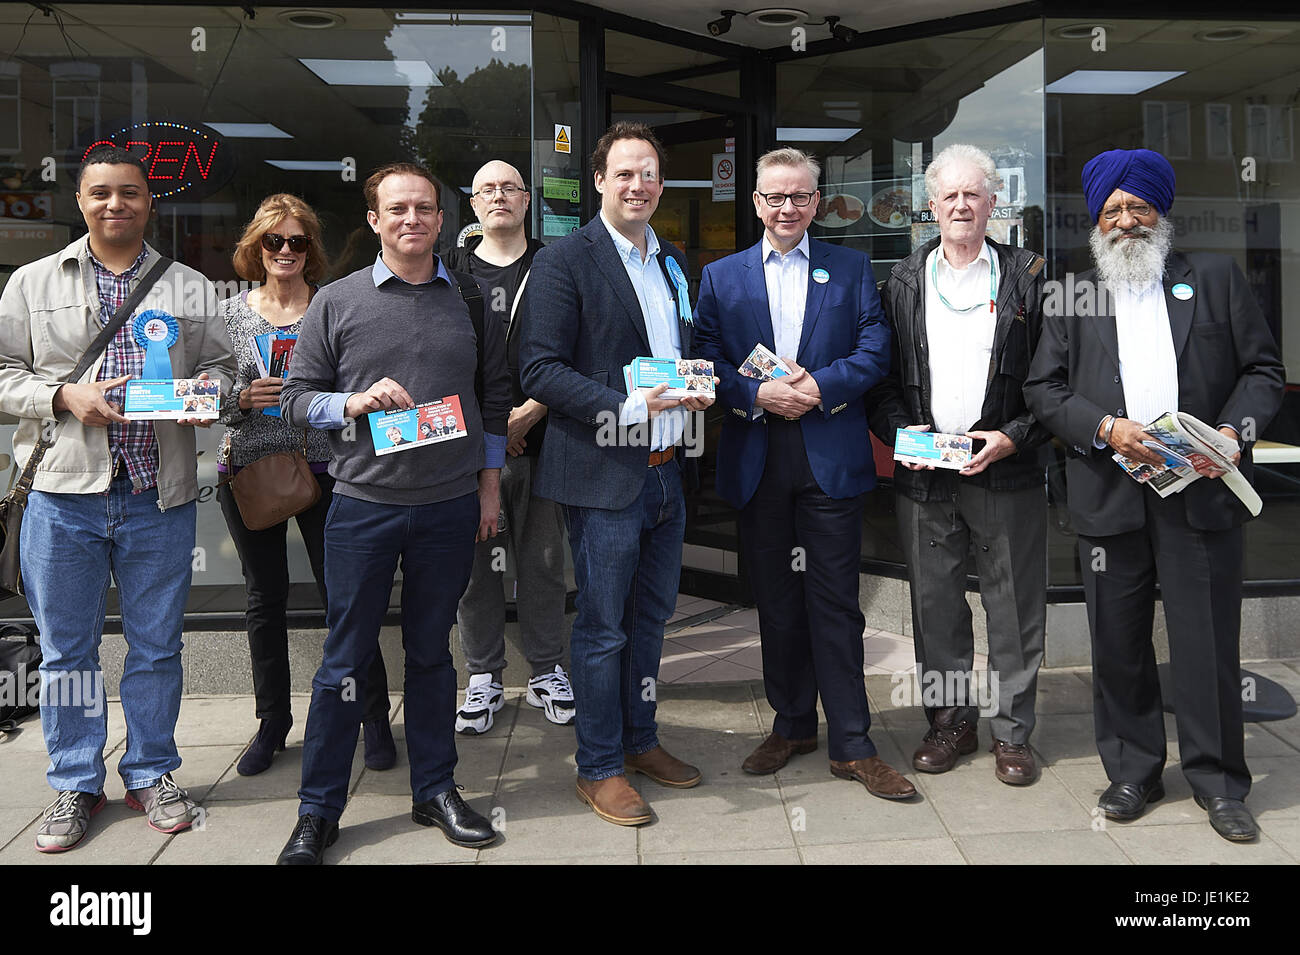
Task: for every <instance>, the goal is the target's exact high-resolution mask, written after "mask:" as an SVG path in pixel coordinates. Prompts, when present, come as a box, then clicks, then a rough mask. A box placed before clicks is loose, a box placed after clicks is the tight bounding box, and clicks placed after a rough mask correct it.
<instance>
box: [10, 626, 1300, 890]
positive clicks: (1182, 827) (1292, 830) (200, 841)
mask: <svg viewBox="0 0 1300 955" xmlns="http://www.w3.org/2000/svg"><path fill="white" fill-rule="evenodd" d="M722 636H723V637H726V636H727V635H725V634H724V635H722ZM712 646H714V649H715V650H716V649H717V648H719V647H721V648H722V649H723V650H725V649H726V648H727V646H729V644H727V643H726V641H725V640H722V641H718V642H717V643H716V644H715V645H712ZM704 652H708V651H704ZM733 652H739V651H733ZM725 660H726V657H723V661H724V662H725ZM715 665H716V663H706V664H705V666H708V667H712V666H715ZM736 665H737V666H741V665H744V664H740V663H737V664H736ZM1252 668H1253V669H1255V670H1256V671H1257V672H1261V673H1263V674H1265V675H1267V676H1270V677H1272V678H1273V679H1276V680H1278V681H1279V682H1281V683H1283V684H1284V685H1286V686H1288V687H1289V688H1290V689H1291V691H1292V692H1293V693H1296V694H1300V669H1297V667H1296V665H1295V664H1288V663H1277V662H1274V663H1265V664H1254V665H1252ZM866 681H867V690H868V694H869V696H870V698H871V700H872V707H873V729H872V737H873V739H874V740H875V741H876V744H877V746H878V747H879V749H880V752H881V755H882V756H883V757H884V758H885V759H886V760H888V761H890V762H891V763H892V764H893V765H894V766H895V767H898V768H903V767H905V766H906V765H907V761H906V759H905V757H906V756H909V755H910V753H911V751H912V749H913V748H914V747H915V745H916V743H917V741H918V740H919V738H920V735H921V728H922V720H921V716H920V713H919V711H918V710H916V709H911V708H906V709H904V708H899V707H895V706H894V705H893V703H892V702H891V700H890V693H891V689H892V687H893V684H892V682H891V679H890V677H888V676H885V675H883V674H869V675H868V676H867V677H866ZM509 696H510V699H509V702H508V703H507V705H506V707H505V709H503V710H502V711H501V712H500V713H499V714H497V721H496V725H495V726H494V728H493V729H492V731H491V732H489V733H488V734H486V735H485V736H482V737H477V738H461V737H458V738H457V744H458V750H459V753H460V764H459V766H458V770H457V780H458V782H459V783H460V784H461V785H462V786H463V787H464V789H465V792H464V795H465V797H466V798H467V799H468V800H469V802H470V803H471V805H473V806H474V807H475V808H477V809H478V810H479V811H481V812H484V813H485V814H488V815H490V816H492V818H494V819H495V820H496V821H497V822H498V824H499V826H500V828H501V829H502V830H503V833H504V838H503V839H502V840H500V841H499V843H498V844H497V845H496V846H494V847H491V848H488V849H484V850H479V851H474V850H467V849H459V848H456V847H454V846H452V845H450V844H449V843H447V842H446V841H445V840H444V839H443V838H442V836H441V834H439V833H438V832H436V831H434V830H428V829H423V828H421V827H418V826H416V825H414V824H413V823H412V822H411V821H410V790H409V781H408V778H407V762H406V753H405V751H404V747H403V746H402V745H401V742H400V740H401V738H402V737H403V735H404V726H403V714H402V705H401V700H400V698H399V697H398V696H397V695H396V694H394V697H393V698H394V714H393V715H394V730H395V733H396V735H397V736H398V737H399V759H398V765H397V767H396V768H395V769H393V770H390V771H388V772H383V773H376V772H372V771H369V770H366V769H364V767H363V766H362V762H361V759H360V747H359V746H358V751H357V753H358V755H357V758H356V760H355V762H354V764H353V777H352V791H351V798H350V801H349V804H348V808H347V812H346V813H345V815H344V817H343V830H342V834H341V836H340V838H339V842H338V843H337V845H336V846H335V847H334V848H333V849H331V850H330V852H329V854H328V861H329V862H331V863H339V864H341V863H367V862H369V863H376V862H398V863H486V864H505V863H537V862H545V861H555V862H563V863H566V864H572V863H592V862H594V863H622V864H629V865H635V864H673V863H718V862H721V863H736V864H759V865H763V864H774V863H775V864H794V863H806V864H833V863H868V864H869V863H875V862H888V863H893V864H898V863H916V864H923V863H958V864H961V863H1061V862H1066V863H1070V864H1078V863H1105V864H1125V863H1138V864H1164V863H1168V864H1178V865H1186V864H1195V863H1221V864H1229V863H1234V864H1235V863H1283V864H1295V863H1296V862H1297V861H1300V719H1297V718H1293V719H1291V720H1288V721H1286V722H1283V723H1272V724H1259V725H1251V726H1248V727H1247V739H1246V751H1247V755H1248V756H1249V757H1250V763H1251V768H1252V770H1253V771H1254V773H1255V788H1254V791H1253V793H1252V795H1251V798H1250V805H1251V806H1252V808H1253V809H1254V811H1255V812H1256V814H1257V815H1258V817H1259V820H1260V825H1261V829H1262V831H1263V835H1262V837H1261V839H1260V840H1259V842H1258V843H1256V844H1253V845H1232V844H1229V843H1227V842H1225V841H1223V840H1222V839H1220V838H1219V837H1218V836H1216V835H1215V834H1214V833H1213V831H1211V829H1210V828H1209V825H1208V824H1207V823H1206V821H1205V814H1204V813H1203V812H1202V811H1201V810H1200V809H1198V808H1197V807H1196V805H1195V804H1194V802H1193V801H1192V798H1191V793H1190V791H1189V790H1188V788H1187V784H1186V782H1185V781H1184V780H1183V777H1182V774H1181V773H1180V772H1179V770H1178V765H1177V762H1176V759H1177V744H1176V742H1171V745H1170V758H1171V761H1172V762H1171V765H1170V766H1169V768H1168V769H1167V770H1166V772H1165V777H1164V779H1165V784H1166V788H1167V789H1168V796H1167V797H1166V798H1165V799H1164V800H1163V801H1161V802H1160V803H1157V804H1156V805H1155V806H1154V807H1153V809H1152V811H1150V812H1149V813H1148V814H1147V815H1146V816H1144V817H1143V818H1142V819H1140V820H1138V821H1137V822H1135V823H1131V824H1128V825H1121V824H1117V823H1109V824H1105V823H1104V822H1103V820H1101V819H1099V818H1097V817H1095V816H1093V815H1092V813H1091V810H1092V808H1093V807H1094V806H1095V804H1096V799H1097V795H1098V794H1099V793H1100V792H1101V790H1102V788H1103V787H1104V785H1105V782H1106V780H1105V776H1104V774H1103V773H1102V771H1101V766H1100V763H1099V761H1098V759H1097V756H1096V750H1095V747H1094V745H1093V740H1092V719H1091V716H1090V712H1089V706H1090V687H1089V685H1088V674H1087V672H1086V671H1059V670H1058V671H1051V672H1047V673H1044V674H1043V675H1042V676H1041V678H1040V683H1039V719H1038V727H1037V730H1036V732H1035V735H1034V745H1035V748H1036V750H1037V751H1038V753H1039V757H1040V760H1041V762H1042V764H1043V767H1044V772H1043V776H1042V779H1041V780H1040V781H1039V782H1038V783H1037V784H1036V785H1034V786H1031V787H1027V788H1012V787H1009V786H1004V785H1001V784H1000V783H998V782H997V781H996V780H995V779H994V777H993V770H992V757H991V756H990V755H989V754H988V753H987V752H986V751H985V749H984V748H983V747H981V749H980V750H979V751H977V753H976V754H975V755H973V756H970V757H965V758H963V760H962V762H961V763H960V764H959V766H958V767H957V768H956V769H955V770H954V771H952V772H951V773H948V774H946V775H942V776H927V775H922V774H915V773H911V772H909V773H908V776H909V778H911V779H912V780H913V781H914V782H915V783H916V784H917V786H918V788H919V789H920V790H921V798H920V799H919V800H918V801H915V802H912V803H892V802H886V801H884V800H879V799H875V798H872V797H871V796H870V795H869V794H868V793H867V792H866V791H865V790H864V789H863V788H862V787H861V786H859V785H857V784H854V783H848V782H844V781H841V780H837V779H834V778H832V777H831V776H830V775H829V773H828V772H827V766H826V749H825V735H824V732H823V736H822V740H821V743H820V746H819V749H818V751H817V752H816V753H813V754H810V755H806V756H799V757H795V759H793V760H792V761H791V762H790V764H789V765H788V766H787V767H786V768H785V769H784V770H783V771H782V772H780V773H778V774H776V775H775V776H768V777H752V776H746V775H744V774H743V773H742V772H741V771H740V762H741V760H742V759H743V758H744V756H745V755H746V754H747V753H748V752H749V751H750V750H751V749H752V748H753V747H754V746H755V745H756V744H757V743H758V742H759V741H760V740H761V739H762V736H763V733H764V731H765V729H766V728H767V727H768V726H769V725H770V720H771V716H772V713H771V710H770V708H769V707H768V705H767V702H766V700H765V699H764V697H763V688H762V684H761V682H759V681H756V680H742V681H738V682H727V683H690V684H666V685H663V686H662V687H661V688H660V694H659V699H660V706H659V718H660V730H661V738H662V740H663V743H664V745H665V746H666V747H667V748H668V749H669V750H670V751H672V752H673V753H675V754H677V755H680V756H682V757H684V758H687V759H689V760H691V761H693V762H695V763H696V764H697V765H699V766H700V767H701V769H702V770H703V772H704V783H703V784H702V785H701V786H699V787H697V788H695V789H691V790H685V791H673V790H666V789H662V788H660V787H658V786H656V785H655V784H654V783H652V782H649V781H647V780H646V779H645V777H640V776H638V777H633V784H634V785H635V786H636V787H637V788H638V789H639V790H640V791H641V792H642V793H643V794H644V795H645V796H646V797H647V799H648V800H649V801H650V803H651V805H652V806H653V808H654V810H655V816H656V818H655V821H654V822H652V823H651V824H649V825H647V826H643V827H641V828H638V829H627V828H620V827H617V826H612V825H610V824H608V823H605V822H602V821H601V820H599V819H597V818H596V817H595V816H594V815H593V814H592V813H591V812H590V811H589V810H588V809H587V808H586V807H585V806H583V805H582V804H581V803H579V801H578V799H577V797H576V796H575V794H574V781H573V780H574V762H573V731H572V730H571V729H568V728H562V727H557V726H553V725H551V724H549V723H547V722H546V721H545V720H544V719H543V718H542V715H541V712H540V711H539V710H536V709H534V708H532V707H530V706H528V705H527V704H525V703H524V702H523V701H522V699H521V693H520V692H519V691H518V690H514V691H511V692H510V694H509ZM294 702H295V713H296V714H297V719H298V721H299V722H298V723H297V724H296V725H295V726H294V729H293V731H292V733H291V735H290V737H289V748H288V750H287V751H286V752H284V753H281V754H279V755H278V756H277V757H276V760H275V763H274V764H273V765H272V767H271V769H270V770H268V771H267V772H266V773H264V774H262V775H260V776H256V777H251V778H245V777H241V776H239V775H237V774H236V772H235V769H234V764H235V762H236V761H237V760H238V757H239V755H240V753H241V751H242V749H243V747H244V746H245V745H246V744H247V742H248V740H249V739H250V738H251V737H252V735H253V733H254V732H255V730H256V728H257V723H256V720H255V718H254V716H253V705H252V700H251V699H250V698H249V697H246V696H239V697H236V696H226V697H189V698H186V699H185V701H184V703H183V705H182V709H181V719H180V723H179V726H178V728H177V741H178V743H179V744H180V747H181V755H182V757H183V759H184V765H183V766H182V767H181V769H180V770H179V771H178V772H177V774H176V775H177V779H178V781H179V782H180V783H181V784H182V785H184V786H186V787H188V788H189V790H190V792H191V793H192V794H193V795H194V796H195V797H196V798H198V799H199V800H200V801H201V803H202V805H203V806H204V808H205V818H204V825H203V827H202V828H201V829H196V830H194V831H190V832H185V833H180V834H178V835H175V836H171V837H168V836H164V835H161V834H159V833H155V832H153V831H152V830H150V829H148V828H147V827H146V825H145V823H144V820H143V819H142V818H141V817H140V816H139V815H138V814H135V813H131V812H129V811H127V810H126V808H125V806H124V805H123V803H122V797H123V792H122V786H121V782H120V780H119V779H117V777H116V774H115V773H114V771H113V770H114V767H115V766H116V762H117V758H118V757H119V756H120V754H121V751H122V747H123V744H124V742H125V729H124V727H123V724H122V718H121V710H120V707H119V706H118V705H117V704H116V703H113V704H111V706H110V712H109V739H110V745H111V746H112V747H113V754H112V755H110V757H109V769H110V772H109V782H108V795H109V798H110V800H111V803H110V805H109V806H108V808H107V809H106V810H105V811H104V812H102V813H101V814H100V815H99V816H97V817H96V819H95V824H94V828H93V831H92V833H91V835H90V836H89V837H88V838H87V839H86V841H85V843H83V845H82V846H80V847H79V848H78V849H77V850H76V851H75V852H71V853H67V854H65V855H62V856H42V855H40V854H38V853H37V852H36V851H35V850H34V849H33V847H32V839H33V832H34V829H35V825H36V820H37V818H38V817H39V815H40V812H41V809H42V807H43V806H44V805H45V804H46V803H47V802H48V801H49V799H50V792H49V790H48V788H47V787H46V784H45V781H44V770H45V766H46V762H47V760H46V756H45V749H44V744H43V742H42V739H41V734H40V727H39V724H38V723H35V722H28V723H26V724H24V728H23V730H22V732H21V733H19V734H17V735H16V736H14V737H12V738H11V739H10V741H9V742H6V743H3V744H0V770H2V771H0V865H6V864H11V863H20V864H41V865H48V866H59V865H63V864H67V863H73V864H85V863H124V862H130V863H157V864H181V865H185V864H229V863H248V864H266V863H270V862H272V861H273V860H274V858H275V855H276V854H277V853H278V851H279V849H280V847H281V845H282V844H283V842H284V840H285V839H286V838H287V837H288V834H289V832H290V830H291V829H292V827H293V824H294V818H295V815H296V798H295V792H296V790H297V787H298V777H299V772H300V769H301V755H302V726H303V722H304V717H305V716H306V709H307V701H306V698H305V697H302V696H299V697H295V701H294ZM1169 732H1170V737H1171V740H1172V739H1173V724H1172V717H1170V718H1169ZM981 741H982V742H983V743H984V744H985V746H987V744H988V742H989V738H988V730H987V727H982V728H981Z"/></svg>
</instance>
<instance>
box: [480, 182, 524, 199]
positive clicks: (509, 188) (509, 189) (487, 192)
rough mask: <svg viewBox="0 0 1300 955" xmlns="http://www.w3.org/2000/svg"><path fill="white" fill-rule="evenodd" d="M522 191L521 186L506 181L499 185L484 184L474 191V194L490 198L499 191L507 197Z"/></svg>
mask: <svg viewBox="0 0 1300 955" xmlns="http://www.w3.org/2000/svg"><path fill="white" fill-rule="evenodd" d="M523 191H524V190H523V187H522V186H516V185H512V184H511V183H508V182H507V183H505V184H504V185H501V186H484V187H483V188H482V189H480V190H479V191H478V192H476V193H474V195H476V196H479V197H480V198H482V199H491V198H492V197H493V196H495V195H496V194H497V193H498V192H499V193H501V195H502V196H504V197H505V198H507V199H509V198H510V197H511V196H513V195H515V194H516V193H519V192H523Z"/></svg>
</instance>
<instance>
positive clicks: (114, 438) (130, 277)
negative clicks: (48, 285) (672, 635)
mask: <svg viewBox="0 0 1300 955" xmlns="http://www.w3.org/2000/svg"><path fill="white" fill-rule="evenodd" d="M148 252H149V250H148V249H147V248H142V249H141V250H140V255H139V257H138V258H136V260H135V262H133V263H132V264H131V267H130V268H129V269H127V270H126V271H125V272H123V273H122V274H121V275H114V274H113V273H112V272H111V271H109V269H108V268H107V267H106V266H105V265H104V264H103V263H102V262H100V261H99V259H97V258H95V256H94V254H93V253H92V254H91V256H90V263H91V265H93V266H94V267H95V284H96V285H97V286H98V287H99V324H100V325H107V324H108V323H109V321H110V320H111V319H112V318H113V314H114V313H115V312H116V311H117V310H118V309H119V308H121V307H122V304H123V303H124V302H125V301H126V299H127V296H129V295H130V294H131V286H132V285H133V284H134V283H135V278H136V276H137V275H139V273H140V266H142V265H144V259H145V256H146V255H147V254H148ZM131 325H132V322H131V320H130V319H127V321H126V324H125V325H123V326H122V327H121V328H119V329H118V331H117V334H116V335H114V336H113V340H112V341H111V342H109V343H108V347H107V348H106V349H105V350H104V362H103V364H102V365H100V366H99V375H98V377H97V378H96V379H95V380H96V381H110V380H112V379H114V378H120V377H122V376H123V375H130V376H131V377H132V378H139V377H140V376H141V375H143V374H144V349H143V348H141V347H140V346H139V345H137V344H136V341H135V334H134V332H133V330H132V328H131ZM125 394H126V389H125V388H124V387H119V388H114V389H112V390H110V391H107V392H105V394H104V397H105V398H106V399H108V400H109V401H115V402H117V404H118V405H119V406H120V405H121V404H122V401H123V400H124V398H125ZM108 453H109V460H110V461H112V462H113V470H114V471H116V470H117V467H118V462H119V461H122V462H124V463H125V464H126V472H127V474H129V475H130V476H131V483H132V485H133V492H134V493H136V494H139V493H140V492H141V491H147V490H149V488H151V487H154V486H155V485H157V483H158V446H157V443H156V441H155V440H154V433H153V422H152V421H132V422H131V423H130V424H117V423H112V424H109V426H108Z"/></svg>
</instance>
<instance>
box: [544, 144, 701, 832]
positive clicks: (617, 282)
mask: <svg viewBox="0 0 1300 955" xmlns="http://www.w3.org/2000/svg"><path fill="white" fill-rule="evenodd" d="M591 165H592V170H593V172H594V176H595V185H596V191H597V192H598V193H600V196H601V211H600V215H599V216H598V217H596V218H595V219H593V220H592V221H591V222H589V223H587V225H585V226H584V227H583V228H581V229H579V230H578V231H577V232H575V233H573V234H572V235H569V236H566V237H565V238H563V239H560V240H559V241H557V242H555V243H553V244H552V245H550V246H548V247H547V248H545V249H542V250H541V251H539V252H538V253H537V257H536V258H535V259H534V260H533V270H532V277H531V278H530V280H529V288H530V294H529V297H528V302H529V306H528V320H527V322H526V323H525V325H524V331H523V336H522V340H521V342H520V352H519V354H520V367H521V374H522V384H523V388H524V392H525V393H526V394H527V395H528V396H530V397H532V398H535V399H536V400H537V401H540V402H541V403H542V404H544V405H546V406H547V407H548V408H549V409H550V412H549V415H550V418H549V420H550V424H549V425H548V427H547V431H546V443H545V444H544V445H542V455H541V461H540V463H539V465H538V470H537V483H536V485H535V488H534V491H535V493H536V494H537V495H538V496H539V497H545V498H549V499H551V500H554V501H558V502H559V503H560V504H562V505H563V506H564V517H565V522H566V524H567V526H568V530H569V544H570V547H571V549H572V552H573V570H574V577H575V579H576V581H577V585H578V599H577V605H578V616H577V619H575V620H574V622H573V636H572V638H571V641H570V655H571V657H572V666H571V673H572V677H573V690H574V695H575V696H576V697H577V698H578V699H579V700H581V701H582V705H581V706H579V707H578V713H577V718H576V720H575V726H576V730H577V737H578V756H577V762H578V796H579V797H580V798H581V799H582V800H583V801H584V802H586V803H587V804H588V805H590V806H591V807H592V809H593V810H594V811H595V813H596V814H597V815H598V816H600V817H601V818H602V819H605V820H606V821H608V822H612V823H616V824H617V825H623V826H635V825H640V824H641V823H644V822H649V821H650V818H651V816H650V807H649V806H648V805H647V804H646V802H645V800H643V799H642V798H641V796H640V794H638V793H637V791H636V790H635V789H633V788H632V787H631V785H629V784H628V782H627V778H626V776H625V772H626V771H627V770H632V771H633V772H640V773H644V774H645V775H647V776H649V777H650V778H651V779H653V780H655V782H658V783H660V784H661V785H664V786H671V787H675V788H681V789H685V788H689V787H691V786H695V785H697V784H698V783H699V782H700V771H699V770H698V769H696V768H695V767H694V766H691V765H689V764H687V763H684V762H682V761H681V760H679V759H676V758H675V757H673V756H671V755H669V754H668V752H667V751H666V750H664V748H663V747H662V746H660V745H659V737H658V732H657V726H656V723H655V681H656V680H657V678H658V676H659V658H660V655H661V653H662V650H663V637H664V624H665V623H667V621H668V618H669V617H670V616H671V615H672V613H673V610H674V608H675V606H676V603H677V587H678V583H679V578H680V576H681V565H682V534H683V532H684V530H685V527H686V505H685V501H684V499H683V494H682V468H683V460H682V458H683V455H682V454H680V453H678V451H679V449H678V447H677V444H678V442H679V440H680V439H681V438H682V436H683V434H684V432H685V428H686V424H687V416H688V412H693V411H703V410H704V409H705V408H706V407H708V406H709V405H710V404H712V403H713V398H712V396H711V395H710V396H701V397H698V398H682V399H677V398H673V399H665V398H663V397H662V393H663V391H664V390H665V389H666V387H667V386H666V385H660V386H659V387H657V388H654V389H648V388H647V389H637V390H634V391H633V393H632V394H631V395H629V394H627V392H626V387H625V385H624V379H623V366H624V365H628V364H630V363H631V362H632V359H634V358H637V357H651V356H652V357H655V358H683V357H689V356H690V352H691V334H692V326H691V321H692V319H691V309H690V297H689V293H688V290H687V283H686V271H685V259H684V258H683V256H682V255H681V253H680V252H678V251H677V249H675V248H674V247H672V246H671V245H666V244H664V245H661V244H660V242H659V239H658V237H657V236H656V235H655V232H654V230H653V229H652V228H650V224H649V222H650V217H651V216H652V215H653V214H654V211H655V209H656V208H657V207H658V205H659V197H660V196H661V195H662V194H663V188H664V187H663V179H662V170H663V166H664V151H663V146H662V145H660V143H659V140H658V139H657V138H656V137H655V135H654V132H653V131H652V130H651V129H650V128H649V127H648V126H644V125H642V124H639V123H615V124H614V125H613V126H612V127H610V129H609V130H608V131H607V132H606V133H605V134H604V135H603V136H602V137H601V138H600V140H599V142H597V144H596V150H595V152H594V153H593V154H592V157H591Z"/></svg>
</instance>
